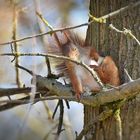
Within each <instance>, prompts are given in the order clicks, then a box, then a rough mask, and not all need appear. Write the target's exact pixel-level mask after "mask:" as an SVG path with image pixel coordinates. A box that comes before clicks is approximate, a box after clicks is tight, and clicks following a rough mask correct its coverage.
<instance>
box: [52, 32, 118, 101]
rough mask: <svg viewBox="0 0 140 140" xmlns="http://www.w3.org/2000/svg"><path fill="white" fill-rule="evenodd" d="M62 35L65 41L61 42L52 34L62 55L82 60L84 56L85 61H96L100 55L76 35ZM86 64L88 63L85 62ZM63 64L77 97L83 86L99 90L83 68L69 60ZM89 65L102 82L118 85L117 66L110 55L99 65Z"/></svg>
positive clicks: (82, 90)
mask: <svg viewBox="0 0 140 140" xmlns="http://www.w3.org/2000/svg"><path fill="white" fill-rule="evenodd" d="M64 35H65V39H64V40H65V41H64V42H65V43H61V42H60V41H59V39H58V36H57V35H56V34H54V37H55V40H56V42H57V45H58V46H59V49H60V51H61V53H62V55H65V56H68V57H70V58H71V59H74V60H82V59H85V58H86V59H87V61H90V60H91V59H93V60H95V61H98V59H99V58H100V55H99V54H98V53H97V52H96V50H95V49H94V48H91V47H85V46H84V43H83V41H82V40H81V39H79V38H77V36H73V35H72V34H71V33H67V32H65V33H64ZM87 61H85V62H87ZM87 65H90V64H88V63H87ZM65 66H66V68H67V71H66V72H67V73H68V75H69V78H70V81H71V83H72V86H73V89H74V91H75V93H76V96H77V98H78V99H79V98H80V96H81V93H83V92H84V87H88V88H89V89H90V90H91V91H99V90H101V87H100V86H99V85H98V83H97V82H96V81H95V79H94V78H93V77H92V76H91V75H90V73H89V72H88V71H87V70H85V68H83V67H82V66H78V65H76V64H75V63H72V62H70V61H65ZM91 67H94V68H95V71H96V72H97V74H98V76H99V77H100V79H101V81H102V82H103V83H104V84H110V85H113V86H118V85H120V79H119V72H118V68H117V66H116V65H115V63H114V61H113V59H112V58H111V57H110V56H106V57H105V58H104V60H103V62H102V63H101V65H99V66H95V65H92V66H91Z"/></svg>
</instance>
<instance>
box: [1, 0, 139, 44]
mask: <svg viewBox="0 0 140 140" xmlns="http://www.w3.org/2000/svg"><path fill="white" fill-rule="evenodd" d="M139 4H140V1H138V2H136V3H133V4H130V5H128V6H125V7H123V8H120V9H119V10H116V11H114V12H112V13H109V14H107V15H105V16H101V17H99V18H97V19H107V18H109V17H112V16H115V15H117V14H119V13H120V12H125V11H127V10H128V9H131V8H134V7H136V6H138V5H139ZM94 21H96V20H92V21H90V22H86V23H83V24H80V25H76V26H69V27H64V28H59V29H54V30H53V31H49V32H44V33H40V34H36V35H31V36H28V37H24V38H21V39H17V40H12V41H9V42H5V43H0V45H7V44H12V43H14V42H20V41H24V40H27V39H31V38H36V37H40V36H43V35H51V34H53V33H55V32H63V31H65V30H72V29H76V28H80V27H83V26H88V25H90V24H91V23H93V22H94ZM96 22H97V21H96Z"/></svg>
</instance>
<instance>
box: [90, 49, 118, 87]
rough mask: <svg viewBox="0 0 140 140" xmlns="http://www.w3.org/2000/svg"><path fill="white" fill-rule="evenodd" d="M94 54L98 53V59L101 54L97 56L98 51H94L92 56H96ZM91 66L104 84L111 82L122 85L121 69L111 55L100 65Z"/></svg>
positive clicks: (111, 83)
mask: <svg viewBox="0 0 140 140" xmlns="http://www.w3.org/2000/svg"><path fill="white" fill-rule="evenodd" d="M94 51H95V50H94ZM94 54H96V55H95V56H96V61H97V60H98V59H99V57H100V56H99V55H98V57H97V52H96V51H95V52H94V53H92V57H94ZM91 67H93V68H94V70H95V71H96V72H97V74H98V76H99V77H100V79H101V81H102V82H103V83H104V84H110V85H112V86H119V85H120V78H119V71H118V68H117V66H116V64H115V62H114V61H113V59H112V57H111V56H106V57H105V58H104V59H103V62H102V63H101V64H100V65H99V66H91Z"/></svg>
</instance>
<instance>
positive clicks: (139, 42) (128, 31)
mask: <svg viewBox="0 0 140 140" xmlns="http://www.w3.org/2000/svg"><path fill="white" fill-rule="evenodd" d="M109 27H110V29H113V30H115V31H116V32H118V33H122V34H124V35H128V36H130V37H131V38H133V39H134V40H135V41H136V42H137V43H138V45H139V46H140V41H139V40H138V39H137V38H136V37H135V36H134V35H133V34H132V32H131V30H128V29H126V28H124V30H123V31H121V30H119V29H117V28H116V27H114V25H113V24H110V25H109Z"/></svg>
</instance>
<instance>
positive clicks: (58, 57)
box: [0, 53, 104, 88]
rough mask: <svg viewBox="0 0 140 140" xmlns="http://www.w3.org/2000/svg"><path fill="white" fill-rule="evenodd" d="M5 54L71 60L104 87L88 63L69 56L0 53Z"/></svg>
mask: <svg viewBox="0 0 140 140" xmlns="http://www.w3.org/2000/svg"><path fill="white" fill-rule="evenodd" d="M5 55H7V56H15V57H17V56H43V57H52V58H56V59H61V60H67V61H71V62H73V63H75V64H77V65H81V66H82V67H84V68H85V69H87V70H88V71H89V72H90V74H91V75H92V76H93V77H94V78H95V80H96V81H97V82H98V83H99V85H100V86H101V87H103V88H104V85H103V83H102V82H101V80H100V78H99V77H98V75H97V74H96V72H95V71H94V70H93V69H91V68H90V67H89V66H88V65H86V64H85V63H83V62H80V61H76V60H73V59H71V58H69V57H66V56H59V55H54V54H43V53H3V54H0V56H5Z"/></svg>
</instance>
